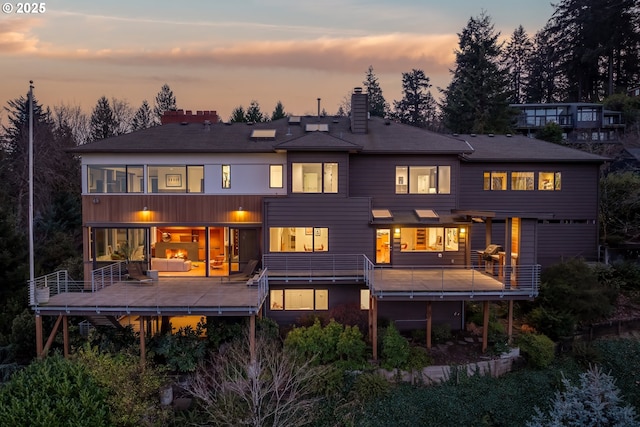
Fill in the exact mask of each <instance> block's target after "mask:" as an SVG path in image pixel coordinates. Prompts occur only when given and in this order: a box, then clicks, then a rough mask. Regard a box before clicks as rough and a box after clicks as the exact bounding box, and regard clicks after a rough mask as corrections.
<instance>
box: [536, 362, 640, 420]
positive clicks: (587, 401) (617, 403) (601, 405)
mask: <svg viewBox="0 0 640 427" xmlns="http://www.w3.org/2000/svg"><path fill="white" fill-rule="evenodd" d="M562 383H563V385H564V389H565V390H564V391H563V392H556V395H555V398H554V399H553V400H552V407H551V410H550V411H549V413H548V414H544V413H543V412H542V411H540V410H539V409H538V408H536V415H535V416H534V418H533V420H532V421H531V422H529V423H527V426H528V427H538V426H540V427H542V426H551V425H553V426H559V425H572V426H593V427H597V426H613V425H615V426H621V427H622V426H629V427H631V426H637V425H638V417H637V415H636V412H635V409H634V408H633V407H632V406H629V405H624V402H623V400H622V398H621V397H620V396H619V394H620V391H619V390H618V388H617V387H616V385H615V382H614V380H613V377H611V376H610V375H608V374H605V373H604V372H603V371H602V369H600V368H598V367H593V368H591V369H589V370H588V371H587V372H585V373H583V374H581V375H580V385H579V386H575V385H572V384H571V382H570V381H569V380H567V379H566V378H563V380H562Z"/></svg>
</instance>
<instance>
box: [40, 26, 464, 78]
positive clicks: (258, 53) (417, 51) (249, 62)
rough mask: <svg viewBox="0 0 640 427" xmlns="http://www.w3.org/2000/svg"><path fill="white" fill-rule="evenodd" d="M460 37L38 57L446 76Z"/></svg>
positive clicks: (408, 36)
mask: <svg viewBox="0 0 640 427" xmlns="http://www.w3.org/2000/svg"><path fill="white" fill-rule="evenodd" d="M456 43H457V37H456V36H455V35H416V34H389V35H382V36H371V37H355V38H321V39H315V40H301V41H254V42H246V43H238V44H236V45H232V46H229V47H221V48H210V49H206V48H202V47H198V48H192V47H188V46H187V47H182V46H169V47H167V49H165V50H143V49H140V50H136V49H126V50H125V49H103V50H99V51H92V50H89V49H77V50H56V49H55V48H48V49H47V50H46V51H44V50H41V51H38V52H37V55H38V56H40V57H43V58H49V59H61V60H77V61H89V62H94V61H98V62H105V63H111V64H118V65H130V66H161V65H175V64H176V63H180V64H181V65H186V66H201V67H206V66H223V67H227V66H231V67H233V66H240V67H250V68H256V67H267V68H279V69H298V70H320V71H342V72H358V73H359V72H362V70H363V69H365V70H366V68H367V67H368V66H369V65H373V66H374V67H375V69H376V71H379V72H402V71H408V70H410V69H411V68H421V69H423V70H424V71H425V72H427V73H431V72H434V73H435V72H446V70H447V69H448V68H449V67H450V66H451V64H452V63H453V61H454V54H453V51H454V49H455V47H456Z"/></svg>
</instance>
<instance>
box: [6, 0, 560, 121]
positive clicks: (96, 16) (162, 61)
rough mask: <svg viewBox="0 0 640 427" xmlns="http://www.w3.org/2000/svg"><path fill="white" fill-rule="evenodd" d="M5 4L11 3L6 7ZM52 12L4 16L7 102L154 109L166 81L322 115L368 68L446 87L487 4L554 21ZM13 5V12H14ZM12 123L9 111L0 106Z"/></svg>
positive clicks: (465, 10) (254, 12)
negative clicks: (101, 102)
mask: <svg viewBox="0 0 640 427" xmlns="http://www.w3.org/2000/svg"><path fill="white" fill-rule="evenodd" d="M7 4H8V5H9V6H7ZM41 4H43V5H44V9H45V10H44V12H43V13H38V14H35V13H30V14H24V13H23V14H18V13H17V10H18V8H19V3H18V2H11V1H10V2H4V3H3V6H2V7H3V9H2V10H3V12H2V13H0V70H1V71H0V102H2V105H3V106H6V102H7V101H8V100H10V99H14V98H17V97H19V96H20V95H25V94H26V93H27V91H28V88H29V80H34V85H35V90H34V91H35V95H36V98H37V99H38V100H39V101H40V102H41V103H42V104H44V105H48V106H50V107H52V106H54V105H59V104H69V105H80V106H81V107H82V108H83V109H84V110H85V111H86V112H90V111H91V110H92V109H93V107H94V106H95V104H96V101H97V100H98V98H99V97H101V96H102V95H105V96H107V97H108V98H112V97H116V98H119V99H126V100H127V101H128V102H129V103H130V104H131V106H132V107H134V108H135V109H137V108H138V107H139V106H140V104H141V102H142V100H143V99H147V100H148V101H149V103H150V104H151V105H152V106H153V100H154V98H155V96H156V94H157V93H158V91H159V89H160V87H161V86H162V85H163V84H164V83H168V84H169V85H170V86H171V88H172V90H173V92H174V94H175V95H176V98H177V101H178V107H179V108H183V109H190V110H216V111H217V112H218V114H219V115H220V117H221V118H222V119H223V120H225V121H226V120H228V118H229V115H230V114H231V111H232V110H233V108H234V107H236V106H238V105H242V106H244V107H245V108H246V107H247V106H248V105H249V103H250V102H251V101H252V100H255V101H257V102H258V103H259V104H260V107H261V109H262V111H263V112H265V113H269V114H270V113H271V112H272V111H273V108H274V106H275V105H276V103H277V101H278V100H280V101H282V103H283V105H284V107H285V110H286V111H287V112H288V113H292V114H298V115H303V114H315V112H316V110H317V98H321V99H322V100H321V105H322V108H324V109H325V110H326V111H327V112H329V113H331V114H333V113H335V112H336V111H337V109H338V106H339V105H340V103H341V101H342V100H343V98H345V96H346V95H348V94H349V93H350V92H351V91H352V89H353V87H355V86H362V81H363V80H364V77H365V73H366V70H367V68H368V67H369V65H372V66H373V68H374V73H375V74H376V75H377V76H378V78H379V82H380V86H381V88H382V90H383V95H384V96H385V98H386V100H387V101H388V102H390V103H391V102H392V101H393V100H397V99H400V98H401V96H402V95H401V91H402V73H403V72H407V71H410V70H411V69H412V68H419V69H422V70H424V71H425V73H426V75H427V76H428V77H430V79H431V82H432V83H433V88H432V93H433V94H434V96H436V97H438V96H439V94H438V90H437V87H446V85H447V84H448V83H449V80H450V73H449V69H451V68H452V67H453V65H454V64H453V63H454V54H453V52H454V50H455V49H456V47H457V42H458V36H457V33H459V32H460V31H461V30H462V29H463V28H464V27H465V25H466V24H467V21H468V20H469V18H470V17H471V16H478V15H479V14H480V13H481V12H482V11H483V10H484V11H485V12H486V13H487V14H488V15H489V16H491V18H492V22H493V23H494V25H495V28H496V29H497V30H498V31H500V32H501V36H502V37H503V38H508V37H509V36H510V35H511V33H512V32H513V30H514V29H515V28H516V27H517V26H518V25H520V24H522V25H523V26H524V28H525V30H526V31H527V33H528V34H529V35H533V34H535V32H536V31H538V30H539V29H540V28H542V26H543V25H544V24H545V23H546V21H547V20H548V19H549V18H550V17H551V14H552V13H553V8H552V6H551V5H550V1H548V0H535V1H531V0H446V1H442V0H438V1H435V0H374V1H371V0H369V1H363V0H339V1H338V0H325V1H322V2H313V1H306V0H298V1H290V0H270V1H268V2H265V1H258V0H243V1H237V2H235V1H225V2H218V1H203V0H199V1H196V0H194V1H189V2H178V1H163V0H159V1H131V0H130V1H126V2H125V1H119V0H118V1H104V2H89V1H72V0H58V1H48V2H43V3H41ZM8 9H12V11H11V12H10V13H6V12H7V11H8ZM0 120H2V123H3V124H6V113H5V112H3V113H0Z"/></svg>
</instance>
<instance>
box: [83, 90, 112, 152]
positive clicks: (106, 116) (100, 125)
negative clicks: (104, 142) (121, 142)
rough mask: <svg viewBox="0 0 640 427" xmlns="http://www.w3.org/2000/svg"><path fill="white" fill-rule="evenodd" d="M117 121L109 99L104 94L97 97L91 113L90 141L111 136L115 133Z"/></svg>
mask: <svg viewBox="0 0 640 427" xmlns="http://www.w3.org/2000/svg"><path fill="white" fill-rule="evenodd" d="M117 129H118V123H117V121H116V118H115V115H114V114H113V110H112V109H111V105H110V104H109V100H108V99H107V97H106V96H103V97H101V98H100V99H98V102H97V103H96V106H95V108H94V109H93V113H92V114H91V134H90V136H89V137H90V138H91V140H92V141H97V140H99V139H105V138H111V137H112V136H115V135H116V134H117Z"/></svg>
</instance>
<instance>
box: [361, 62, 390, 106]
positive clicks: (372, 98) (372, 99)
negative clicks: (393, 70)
mask: <svg viewBox="0 0 640 427" xmlns="http://www.w3.org/2000/svg"><path fill="white" fill-rule="evenodd" d="M362 84H363V85H364V87H365V88H366V89H367V95H368V97H369V113H370V114H371V115H372V116H375V117H385V116H387V113H388V112H389V104H387V101H385V99H384V96H382V89H380V84H379V83H378V78H377V77H376V75H375V74H373V66H372V65H369V69H368V70H367V75H366V77H365V80H364V81H363V82H362Z"/></svg>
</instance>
